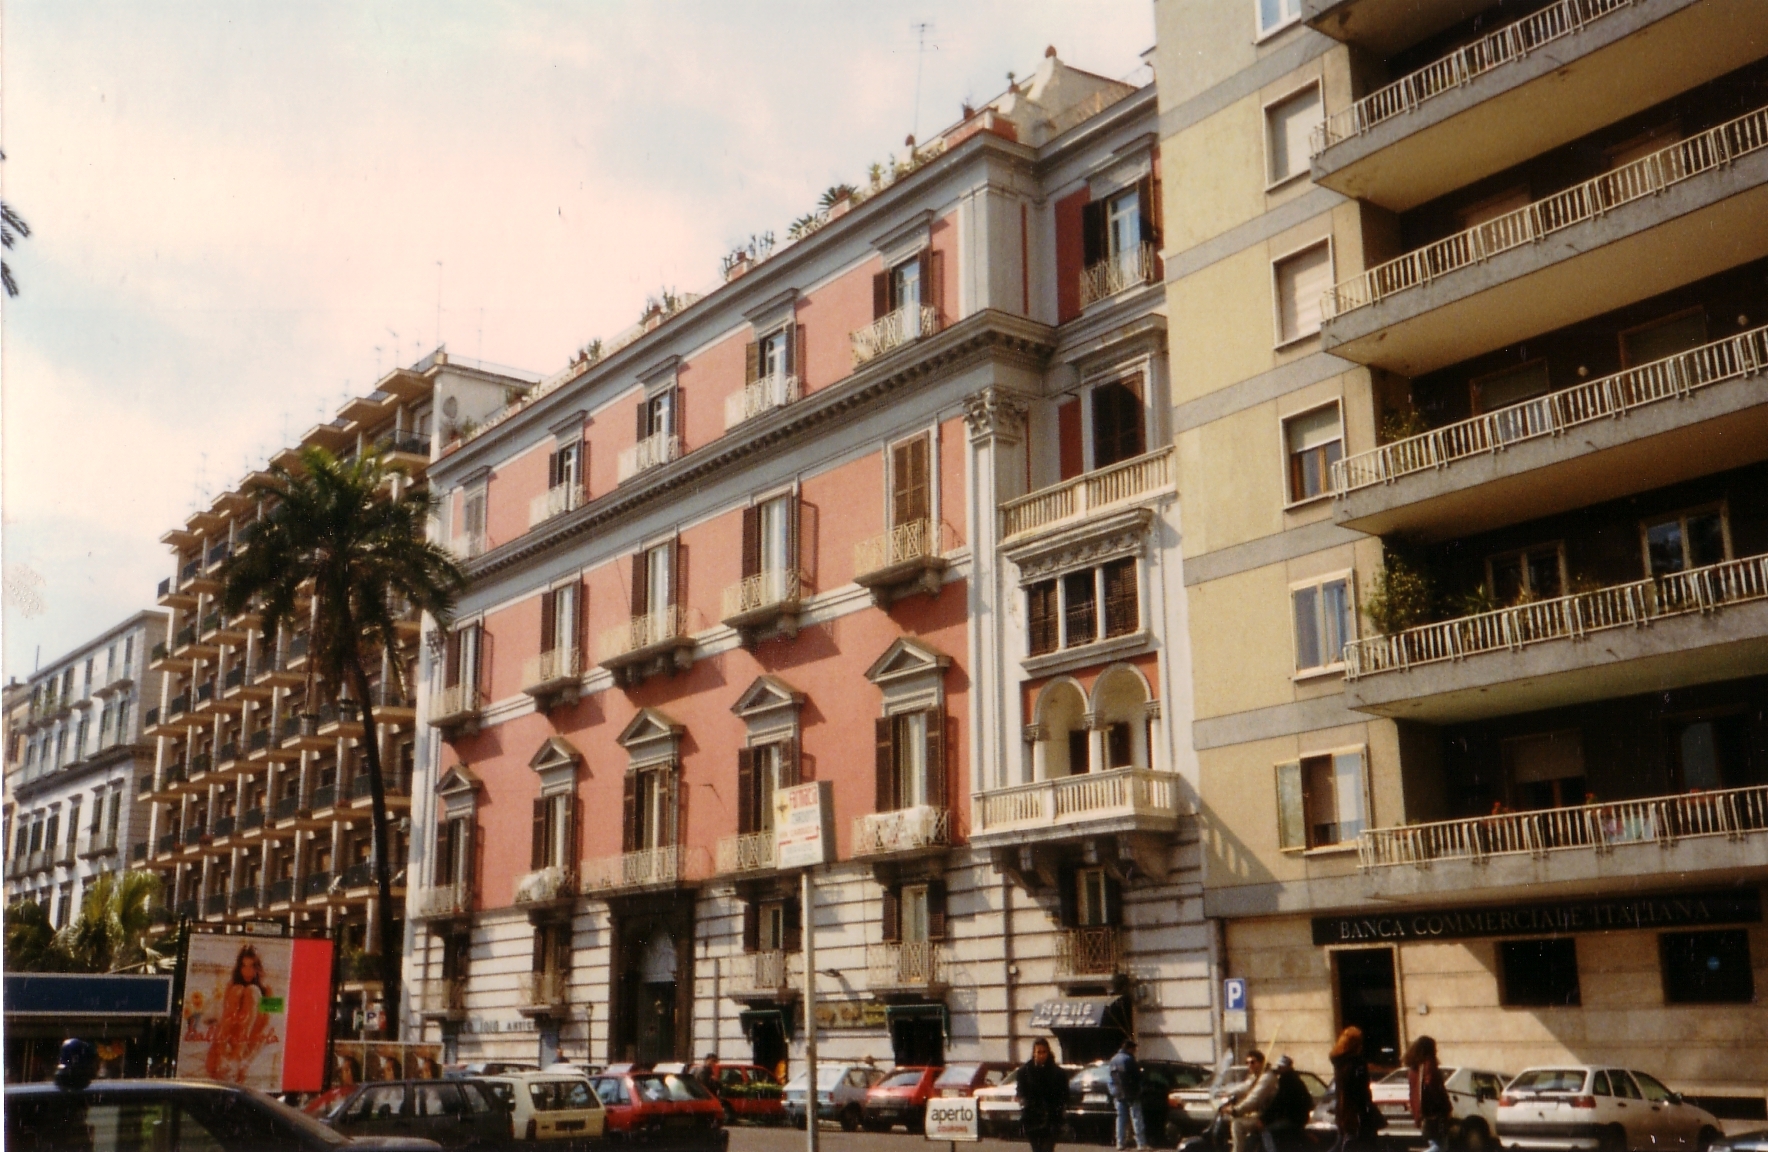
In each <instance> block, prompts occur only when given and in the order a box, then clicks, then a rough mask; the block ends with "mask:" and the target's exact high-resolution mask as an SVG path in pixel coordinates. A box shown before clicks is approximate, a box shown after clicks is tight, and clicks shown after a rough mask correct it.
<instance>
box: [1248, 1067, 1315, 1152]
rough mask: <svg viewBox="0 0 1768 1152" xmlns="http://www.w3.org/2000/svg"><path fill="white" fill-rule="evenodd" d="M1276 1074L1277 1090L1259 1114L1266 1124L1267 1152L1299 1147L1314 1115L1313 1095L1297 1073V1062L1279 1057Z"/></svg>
mask: <svg viewBox="0 0 1768 1152" xmlns="http://www.w3.org/2000/svg"><path fill="white" fill-rule="evenodd" d="M1276 1072H1277V1091H1276V1093H1275V1095H1273V1096H1272V1097H1271V1102H1270V1103H1269V1104H1267V1105H1265V1110H1264V1111H1263V1112H1261V1113H1260V1114H1259V1119H1260V1120H1262V1121H1264V1125H1265V1152H1278V1147H1279V1145H1282V1146H1284V1147H1289V1148H1293V1147H1296V1146H1297V1145H1298V1143H1299V1141H1300V1139H1301V1136H1302V1133H1303V1132H1305V1131H1306V1130H1307V1127H1308V1117H1309V1116H1311V1115H1313V1112H1314V1094H1313V1093H1312V1092H1309V1091H1308V1086H1307V1083H1306V1082H1305V1081H1304V1080H1302V1078H1301V1074H1300V1073H1299V1072H1297V1071H1296V1070H1295V1061H1293V1060H1291V1059H1290V1058H1289V1057H1287V1056H1283V1057H1280V1058H1279V1059H1278V1060H1277V1068H1276Z"/></svg>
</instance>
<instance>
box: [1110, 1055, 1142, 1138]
mask: <svg viewBox="0 0 1768 1152" xmlns="http://www.w3.org/2000/svg"><path fill="white" fill-rule="evenodd" d="M1107 1067H1108V1068H1109V1070H1110V1073H1111V1101H1112V1103H1113V1104H1115V1105H1116V1106H1117V1147H1118V1149H1119V1152H1123V1150H1124V1149H1127V1148H1130V1147H1134V1148H1136V1149H1138V1150H1139V1152H1140V1150H1145V1149H1147V1148H1149V1147H1150V1145H1149V1143H1148V1121H1147V1118H1146V1117H1145V1115H1144V1114H1143V1111H1142V1065H1141V1063H1140V1062H1139V1061H1138V1060H1137V1059H1136V1038H1135V1037H1134V1036H1126V1037H1124V1041H1123V1047H1121V1048H1119V1049H1118V1050H1117V1055H1115V1056H1113V1057H1112V1058H1111V1063H1110V1064H1109V1065H1108V1066H1107ZM1132 1130H1134V1132H1135V1137H1136V1142H1135V1144H1134V1145H1131V1144H1130V1133H1131V1131H1132Z"/></svg>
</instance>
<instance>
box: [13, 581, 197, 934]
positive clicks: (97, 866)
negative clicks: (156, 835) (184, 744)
mask: <svg viewBox="0 0 1768 1152" xmlns="http://www.w3.org/2000/svg"><path fill="white" fill-rule="evenodd" d="M165 637H166V616H165V613H163V612H153V611H148V612H138V613H136V614H135V615H134V616H131V617H130V618H129V619H127V620H124V621H123V622H122V623H120V624H117V625H116V626H114V627H112V628H109V629H107V630H106V631H104V632H103V633H101V634H100V635H98V636H97V637H95V638H93V639H92V640H90V641H88V642H86V643H85V644H82V645H81V646H80V647H78V648H76V649H74V650H73V651H72V652H69V653H68V654H67V655H65V656H63V657H62V658H61V659H59V660H55V661H52V662H51V663H50V664H48V665H47V666H46V667H45V668H44V669H43V670H41V671H39V672H37V673H36V674H34V675H33V676H31V678H30V679H29V680H28V681H26V682H25V683H24V684H21V685H17V686H8V689H7V692H8V700H9V702H11V703H12V705H13V706H10V707H8V708H7V714H8V731H7V741H6V833H7V835H6V845H7V846H6V850H5V852H6V903H8V904H11V903H13V902H14V901H17V900H32V901H35V902H36V903H38V904H41V905H43V906H44V907H45V908H47V909H48V910H49V917H50V921H51V923H53V924H54V925H55V926H56V927H58V928H60V927H65V926H67V925H68V924H69V923H71V922H72V921H73V919H74V918H75V917H77V916H78V915H79V911H80V899H81V896H82V894H83V893H84V890H85V887H86V885H87V883H88V882H89V881H90V880H91V879H92V877H94V876H97V875H99V874H101V873H104V872H114V871H117V870H119V869H122V868H127V867H130V866H132V865H139V863H140V861H141V859H142V853H143V851H144V848H145V845H146V843H147V810H146V808H145V807H143V806H142V805H141V804H140V803H139V802H138V800H137V796H136V790H135V787H134V781H135V779H136V777H137V776H138V775H139V774H140V773H141V772H142V771H144V770H147V769H150V768H152V766H153V749H152V746H151V744H149V742H148V741H146V740H145V739H144V738H143V736H142V729H143V715H142V707H141V704H142V701H143V700H154V699H157V698H158V697H159V686H160V676H159V673H157V672H152V671H149V669H148V667H147V654H148V651H149V650H150V648H151V647H152V646H153V645H154V644H157V643H159V642H161V641H162V640H164V639H165Z"/></svg>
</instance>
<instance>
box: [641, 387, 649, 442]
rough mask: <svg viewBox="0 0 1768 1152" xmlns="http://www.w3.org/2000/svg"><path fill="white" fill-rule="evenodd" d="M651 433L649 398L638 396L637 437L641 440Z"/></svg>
mask: <svg viewBox="0 0 1768 1152" xmlns="http://www.w3.org/2000/svg"><path fill="white" fill-rule="evenodd" d="M650 434H651V398H650V397H649V396H640V397H639V398H638V438H639V439H640V440H643V439H644V438H645V437H647V436H649V435H650Z"/></svg>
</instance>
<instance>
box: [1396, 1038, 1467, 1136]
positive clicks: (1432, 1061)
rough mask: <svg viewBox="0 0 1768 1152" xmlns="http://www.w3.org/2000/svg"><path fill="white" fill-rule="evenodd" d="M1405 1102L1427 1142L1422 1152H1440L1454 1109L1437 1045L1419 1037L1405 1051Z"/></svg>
mask: <svg viewBox="0 0 1768 1152" xmlns="http://www.w3.org/2000/svg"><path fill="white" fill-rule="evenodd" d="M1405 1064H1406V1084H1407V1092H1406V1098H1407V1102H1408V1103H1409V1104H1410V1105H1411V1107H1412V1119H1413V1120H1414V1121H1415V1122H1416V1123H1417V1124H1418V1131H1419V1132H1421V1133H1422V1134H1423V1135H1424V1139H1425V1140H1426V1141H1427V1142H1428V1145H1429V1146H1428V1147H1427V1148H1426V1149H1425V1152H1443V1146H1444V1144H1445V1143H1447V1141H1448V1135H1449V1117H1450V1115H1451V1114H1452V1113H1453V1112H1454V1110H1455V1106H1454V1104H1453V1103H1452V1102H1451V1101H1450V1100H1449V1089H1448V1086H1447V1085H1445V1084H1444V1083H1443V1070H1442V1067H1441V1066H1440V1065H1438V1064H1437V1047H1436V1041H1435V1040H1433V1039H1432V1038H1431V1037H1429V1036H1420V1037H1419V1038H1418V1039H1416V1040H1414V1041H1412V1046H1411V1047H1410V1048H1408V1049H1406V1059H1405Z"/></svg>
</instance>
